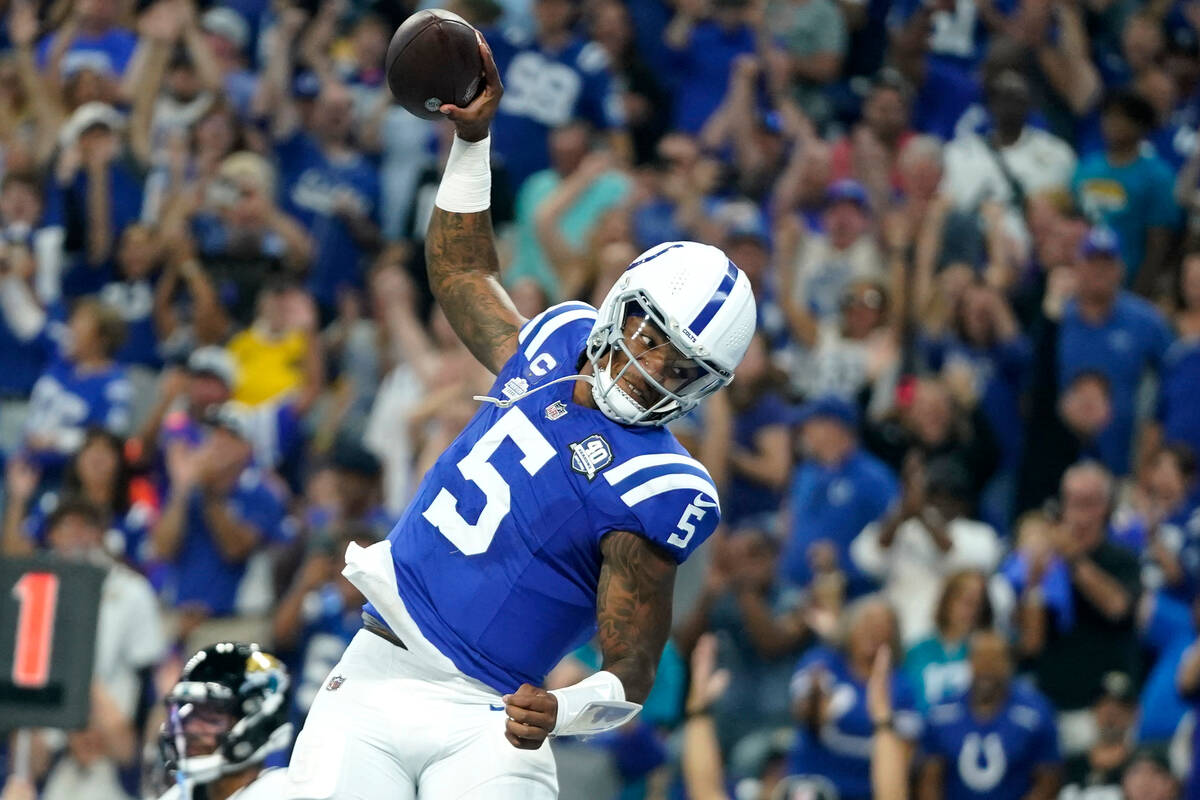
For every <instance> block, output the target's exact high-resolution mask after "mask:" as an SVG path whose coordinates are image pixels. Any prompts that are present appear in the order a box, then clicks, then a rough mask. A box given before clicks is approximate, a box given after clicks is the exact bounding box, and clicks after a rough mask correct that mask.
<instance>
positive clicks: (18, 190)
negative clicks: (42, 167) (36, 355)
mask: <svg viewBox="0 0 1200 800" xmlns="http://www.w3.org/2000/svg"><path fill="white" fill-rule="evenodd" d="M44 192H45V187H44V186H43V185H42V179H41V176H40V175H39V174H37V173H34V172H14V171H11V170H10V171H7V172H5V174H4V178H3V180H0V228H2V234H0V235H2V237H3V240H4V241H5V242H6V243H7V244H8V253H9V256H8V257H9V259H10V260H12V261H13V262H15V264H16V266H18V269H17V270H16V272H17V274H19V275H21V276H22V277H23V278H24V279H25V280H27V281H29V282H30V283H31V284H32V286H33V287H34V290H35V293H36V295H37V298H38V300H39V301H40V302H41V303H43V304H49V303H52V302H54V301H55V300H57V299H58V298H59V294H60V292H61V279H62V266H63V265H62V261H63V258H62V245H63V229H62V227H61V226H60V225H54V224H48V223H49V221H48V220H47V219H46V217H45V205H46V203H45V194H44ZM26 259H28V261H26ZM26 273H27V274H26Z"/></svg>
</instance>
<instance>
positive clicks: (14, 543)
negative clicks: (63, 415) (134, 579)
mask: <svg viewBox="0 0 1200 800" xmlns="http://www.w3.org/2000/svg"><path fill="white" fill-rule="evenodd" d="M39 477H40V475H39V473H38V471H37V470H36V469H35V468H34V467H32V466H31V465H30V464H28V463H26V462H25V461H22V460H20V459H13V460H11V461H9V463H8V474H7V476H6V482H5V508H4V551H5V553H7V554H8V555H11V556H16V555H28V554H31V553H33V552H34V549H35V547H36V548H39V549H40V548H43V547H45V545H46V543H47V526H48V523H49V518H50V517H51V515H53V513H54V512H55V511H56V510H57V508H58V507H59V505H61V504H62V503H64V502H67V501H68V500H71V499H72V498H76V499H81V500H85V501H87V502H88V503H90V504H91V506H92V508H93V509H94V510H95V511H96V513H97V514H98V515H99V518H100V520H101V521H102V523H103V525H104V549H105V550H106V551H107V552H108V554H109V555H110V556H112V557H113V558H115V559H119V560H122V561H124V562H125V563H127V564H129V565H131V566H133V567H135V568H137V569H141V570H145V569H146V567H147V561H148V556H149V541H148V535H149V531H150V527H151V526H152V525H153V524H154V520H155V515H156V513H157V508H156V502H157V497H156V494H155V492H154V491H153V489H152V488H151V487H149V486H148V485H146V484H145V483H144V482H143V481H134V479H133V477H132V475H131V470H130V467H129V464H128V462H127V461H126V459H125V453H124V442H123V441H122V440H120V439H119V438H117V437H116V436H114V435H113V434H111V433H109V432H108V431H105V430H102V429H100V428H92V429H91V430H89V431H88V432H87V436H86V438H85V439H84V441H83V444H82V445H81V446H80V448H79V451H78V452H77V453H76V454H75V456H74V457H73V458H72V460H71V462H70V463H69V464H68V465H67V467H66V469H65V470H64V472H63V479H62V488H61V490H58V491H50V492H47V493H45V494H43V495H42V496H41V497H40V498H38V502H37V504H36V505H33V506H31V505H30V501H31V500H33V499H34V497H35V491H36V489H37V484H38V479H39Z"/></svg>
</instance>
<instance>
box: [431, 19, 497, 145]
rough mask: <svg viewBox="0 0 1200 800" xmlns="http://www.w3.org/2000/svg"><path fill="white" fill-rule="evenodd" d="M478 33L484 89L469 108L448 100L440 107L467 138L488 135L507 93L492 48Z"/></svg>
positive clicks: (455, 127) (478, 139)
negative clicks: (503, 97)
mask: <svg viewBox="0 0 1200 800" xmlns="http://www.w3.org/2000/svg"><path fill="white" fill-rule="evenodd" d="M475 37H476V38H477V39H478V40H479V56H480V58H482V59H483V89H482V91H480V92H479V94H478V95H476V97H475V99H474V100H472V101H471V102H470V104H469V105H468V106H467V107H466V108H459V107H458V106H456V105H452V104H450V103H446V104H445V105H443V106H442V107H441V108H439V109H438V110H439V111H441V112H442V113H443V114H445V115H446V117H447V118H448V119H449V120H450V121H451V122H453V123H454V130H455V133H457V135H458V138H460V139H462V140H463V141H467V142H478V141H482V140H483V139H484V138H485V137H487V135H488V130H489V129H490V127H491V124H492V117H494V116H496V111H497V109H499V108H500V98H501V97H502V96H503V95H504V83H503V82H502V81H501V80H500V71H499V70H498V69H496V59H495V58H493V57H492V48H490V47H488V43H487V40H486V39H484V38H483V34H482V33H479V32H478V31H476V32H475Z"/></svg>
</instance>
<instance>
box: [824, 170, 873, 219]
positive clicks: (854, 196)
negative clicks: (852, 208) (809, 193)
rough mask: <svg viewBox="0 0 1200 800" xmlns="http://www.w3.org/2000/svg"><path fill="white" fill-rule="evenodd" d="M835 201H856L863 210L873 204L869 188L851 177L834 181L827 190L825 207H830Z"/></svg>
mask: <svg viewBox="0 0 1200 800" xmlns="http://www.w3.org/2000/svg"><path fill="white" fill-rule="evenodd" d="M835 203H854V204H855V205H856V206H858V207H859V208H861V209H862V210H863V211H866V210H867V209H868V208H870V206H871V201H870V199H869V198H868V197H867V190H866V189H864V188H863V185H862V184H861V183H859V182H858V181H856V180H853V179H851V178H843V179H842V180H840V181H834V182H833V183H832V184H831V185H830V186H829V189H828V190H827V191H826V192H825V207H826V208H828V207H829V206H831V205H833V204H835Z"/></svg>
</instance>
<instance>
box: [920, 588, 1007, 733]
mask: <svg viewBox="0 0 1200 800" xmlns="http://www.w3.org/2000/svg"><path fill="white" fill-rule="evenodd" d="M992 622H993V619H992V604H991V601H990V600H989V598H988V578H987V574H986V573H983V572H980V571H978V570H962V571H960V572H955V573H952V574H950V575H948V576H946V580H945V581H943V582H942V585H941V596H940V597H939V598H938V602H937V607H936V608H935V609H934V612H933V625H934V629H935V630H934V632H933V633H932V634H931V635H930V636H929V637H927V638H925V639H922V640H921V641H919V642H917V643H916V644H914V645H913V646H912V647H910V648H909V649H908V654H907V655H906V656H905V657H904V665H903V666H904V672H905V674H907V675H908V679H909V682H910V683H911V684H912V686H913V688H914V690H916V698H917V707H918V708H919V709H921V710H922V711H924V710H925V709H926V708H928V707H930V706H933V705H937V704H938V703H943V702H947V701H950V700H953V699H955V698H956V697H958V695H959V694H961V693H962V692H964V691H965V690H966V688H967V685H968V684H969V683H970V679H971V671H970V667H969V665H968V664H967V640H968V639H969V638H970V636H971V634H973V633H974V632H975V631H977V630H979V629H981V628H990V627H991V626H992Z"/></svg>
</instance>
